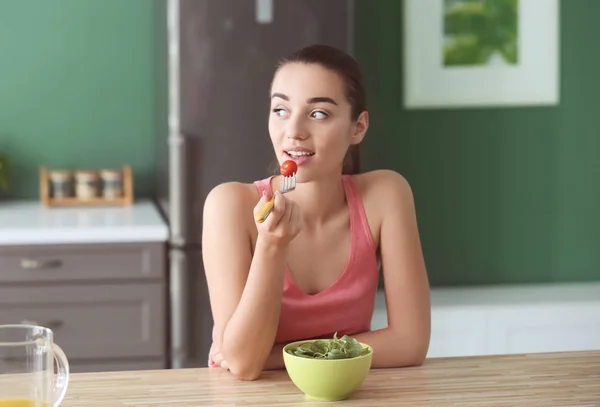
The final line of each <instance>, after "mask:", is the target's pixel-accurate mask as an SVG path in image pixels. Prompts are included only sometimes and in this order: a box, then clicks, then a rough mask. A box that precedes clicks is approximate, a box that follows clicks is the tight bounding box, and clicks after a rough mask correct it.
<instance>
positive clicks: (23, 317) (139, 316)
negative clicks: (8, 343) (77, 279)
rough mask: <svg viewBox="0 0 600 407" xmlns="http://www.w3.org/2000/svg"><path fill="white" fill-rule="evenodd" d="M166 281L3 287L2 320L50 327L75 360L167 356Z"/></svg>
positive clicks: (67, 353) (0, 306)
mask: <svg viewBox="0 0 600 407" xmlns="http://www.w3.org/2000/svg"><path fill="white" fill-rule="evenodd" d="M165 296H166V292H165V286H164V285H163V284H161V283H137V284H119V285H108V284H107V285H102V284H98V285H80V286H77V285H73V286H44V287H39V286H31V287H2V288H0V325H3V324H33V325H41V326H45V327H47V328H50V329H52V330H53V332H54V337H55V340H56V342H57V343H58V344H59V346H61V347H62V348H63V350H64V351H65V353H66V355H67V357H68V358H69V359H73V360H75V359H80V360H92V359H110V358H144V357H152V356H155V357H163V356H164V355H165V348H166V336H167V330H166V328H167V327H166V318H165V299H166V298H165Z"/></svg>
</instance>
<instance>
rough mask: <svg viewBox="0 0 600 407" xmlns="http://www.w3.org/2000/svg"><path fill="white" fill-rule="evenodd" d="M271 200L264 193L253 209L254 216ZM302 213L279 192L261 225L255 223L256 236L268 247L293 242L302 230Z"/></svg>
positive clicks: (266, 193)
mask: <svg viewBox="0 0 600 407" xmlns="http://www.w3.org/2000/svg"><path fill="white" fill-rule="evenodd" d="M269 199H271V196H270V195H269V193H268V192H266V191H265V192H264V193H263V196H262V198H261V199H260V201H258V204H257V205H256V206H255V207H254V215H255V216H256V215H257V214H258V212H259V211H260V210H261V209H262V208H263V207H264V206H265V205H266V204H267V202H268V201H269ZM302 224H303V219H302V213H301V212H300V208H299V207H298V205H297V204H296V203H295V202H294V201H291V200H289V199H286V198H285V196H283V194H282V193H281V192H279V191H276V192H275V202H274V206H273V210H272V211H271V213H270V214H269V216H268V217H267V219H266V220H265V221H264V222H263V223H257V228H258V236H259V238H261V239H264V240H265V241H266V243H268V244H269V245H278V246H282V245H286V244H287V243H289V242H291V241H292V240H294V238H295V237H296V236H297V235H298V233H300V230H301V229H302Z"/></svg>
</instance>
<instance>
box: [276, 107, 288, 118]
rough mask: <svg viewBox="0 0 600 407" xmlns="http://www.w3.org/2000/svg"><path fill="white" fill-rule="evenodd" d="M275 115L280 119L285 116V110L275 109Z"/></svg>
mask: <svg viewBox="0 0 600 407" xmlns="http://www.w3.org/2000/svg"><path fill="white" fill-rule="evenodd" d="M273 113H275V114H276V115H277V116H279V117H283V116H285V110H284V109H282V108H275V109H273Z"/></svg>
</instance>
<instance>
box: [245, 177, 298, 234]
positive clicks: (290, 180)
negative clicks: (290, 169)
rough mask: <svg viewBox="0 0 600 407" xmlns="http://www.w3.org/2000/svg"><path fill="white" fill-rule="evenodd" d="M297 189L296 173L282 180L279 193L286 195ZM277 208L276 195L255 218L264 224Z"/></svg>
mask: <svg viewBox="0 0 600 407" xmlns="http://www.w3.org/2000/svg"><path fill="white" fill-rule="evenodd" d="M294 189H296V173H293V174H292V175H291V176H289V177H282V178H281V186H280V187H279V192H281V193H282V194H285V193H287V192H291V191H293V190H294ZM274 206H275V195H273V196H272V197H271V199H269V200H268V201H267V203H266V204H265V206H264V207H263V208H262V209H261V210H260V212H258V213H257V214H256V216H255V219H256V221H257V222H258V223H263V222H264V221H265V220H267V218H268V217H269V214H270V213H271V212H272V211H273V207H274Z"/></svg>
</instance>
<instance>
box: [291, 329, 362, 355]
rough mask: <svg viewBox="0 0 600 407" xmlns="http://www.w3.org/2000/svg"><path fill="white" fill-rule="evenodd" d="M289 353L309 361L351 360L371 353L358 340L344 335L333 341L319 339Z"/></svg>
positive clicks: (296, 347) (334, 338)
mask: <svg viewBox="0 0 600 407" xmlns="http://www.w3.org/2000/svg"><path fill="white" fill-rule="evenodd" d="M286 351H287V353H289V354H290V355H294V356H300V357H303V358H308V359H350V358H355V357H358V356H363V355H366V354H368V353H369V348H363V347H362V345H361V344H360V342H358V341H357V340H356V339H354V338H351V337H349V336H348V335H344V336H342V337H341V338H338V337H337V332H336V333H335V334H334V335H333V339H318V340H316V341H311V342H304V343H301V344H299V345H297V346H293V347H290V348H288V349H287V350H286Z"/></svg>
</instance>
